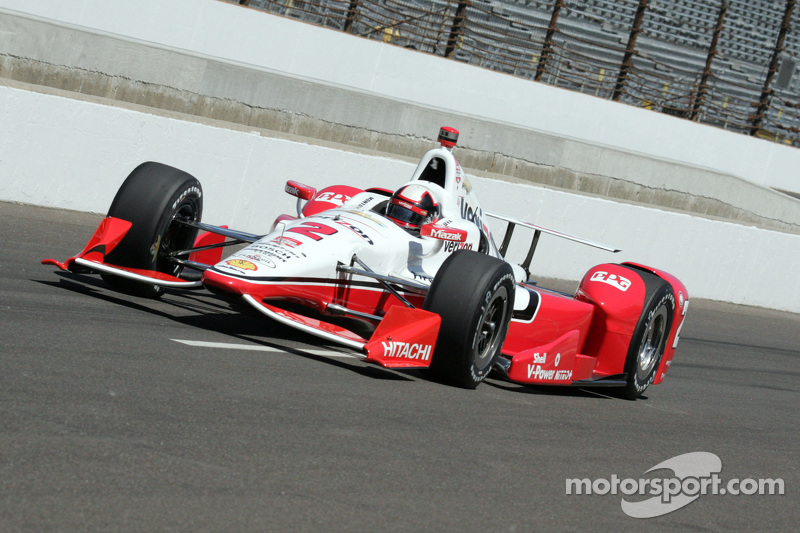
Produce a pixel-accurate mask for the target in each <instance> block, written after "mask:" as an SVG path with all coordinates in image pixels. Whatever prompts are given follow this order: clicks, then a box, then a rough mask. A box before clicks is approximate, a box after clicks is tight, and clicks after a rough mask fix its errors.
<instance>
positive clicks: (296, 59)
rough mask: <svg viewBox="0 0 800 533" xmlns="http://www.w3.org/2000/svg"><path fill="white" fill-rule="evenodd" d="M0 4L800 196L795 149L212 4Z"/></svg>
mask: <svg viewBox="0 0 800 533" xmlns="http://www.w3.org/2000/svg"><path fill="white" fill-rule="evenodd" d="M0 8H6V9H10V10H16V11H20V12H23V13H28V14H33V15H36V16H40V17H44V18H48V19H52V20H56V21H61V22H65V23H69V24H74V25H79V26H84V27H88V28H93V29H96V30H100V31H102V32H108V33H113V34H116V35H121V36H126V37H129V38H133V39H137V40H143V41H148V42H152V43H156V44H160V45H164V46H168V47H172V48H177V49H181V50H186V51H190V52H193V53H197V54H202V55H207V56H211V57H215V58H219V59H224V60H228V61H233V62H238V63H245V64H248V65H251V66H255V67H257V68H263V69H266V70H271V71H276V72H280V73H283V74H287V75H291V76H296V77H301V78H307V79H311V80H315V81H318V82H322V83H326V84H333V85H341V86H345V87H348V88H353V89H356V90H361V91H367V92H372V93H376V94H380V95H383V96H388V97H392V98H395V99H398V100H402V101H409V102H414V103H417V104H421V105H425V106H431V107H436V108H440V109H442V110H446V111H452V112H456V113H459V114H468V115H474V116H478V117H483V118H488V119H490V120H493V121H500V122H506V123H508V124H513V125H517V126H521V127H524V128H529V129H533V130H539V131H544V132H548V133H552V134H556V135H559V136H566V137H571V138H575V139H581V140H586V141H589V142H592V143H597V144H600V145H605V146H612V147H616V148H621V149H623V150H628V151H632V152H638V153H643V154H649V155H652V156H655V157H658V158H662V159H669V160H675V161H681V162H685V163H689V164H692V165H697V166H701V167H707V168H710V169H714V170H718V171H722V172H725V173H730V174H733V175H735V176H738V177H741V178H743V179H746V180H749V181H751V182H754V183H757V184H760V185H766V186H770V187H777V188H780V189H784V190H789V191H794V192H798V193H800V178H798V176H797V171H796V169H797V168H800V150H797V149H794V148H791V147H787V146H783V145H779V144H775V143H771V142H768V141H764V140H761V139H753V138H750V137H746V136H744V135H738V134H733V133H730V132H726V131H724V130H721V129H718V128H712V127H709V126H703V125H700V124H695V123H692V122H690V121H687V120H681V119H677V118H674V117H670V116H668V115H664V114H660V113H655V112H651V111H646V110H644V109H640V108H636V107H632V106H626V105H621V104H617V103H614V102H611V101H608V100H604V99H599V98H595V97H592V96H587V95H582V94H578V93H573V92H570V91H565V90H560V89H556V88H553V87H550V86H547V85H544V84H539V83H534V82H531V81H527V80H522V79H519V78H514V77H512V76H508V75H504V74H499V73H496V72H492V71H487V70H483V69H478V68H475V67H471V66H468V65H464V64H462V63H459V62H456V61H450V60H446V59H443V58H440V57H435V56H431V55H426V54H421V53H416V52H413V51H409V50H405V49H403V48H399V47H395V46H391V45H385V44H383V43H381V42H376V41H370V40H366V39H357V38H353V37H352V36H349V35H345V34H342V33H339V32H335V31H331V30H327V29H324V28H319V27H316V26H312V25H309V24H304V23H301V22H297V21H295V20H292V19H287V18H282V17H278V16H274V15H270V14H266V13H263V12H260V11H257V10H253V9H244V8H242V7H240V6H237V5H232V4H228V3H225V2H221V1H218V0H169V1H164V0H136V1H134V2H119V1H109V0H35V1H32V0H0ZM342 58H347V61H345V62H343V60H342Z"/></svg>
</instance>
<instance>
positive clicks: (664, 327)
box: [623, 270, 675, 400]
mask: <svg viewBox="0 0 800 533" xmlns="http://www.w3.org/2000/svg"><path fill="white" fill-rule="evenodd" d="M637 273H638V274H639V275H640V276H641V277H642V280H643V281H644V282H645V286H646V287H647V293H646V296H645V306H644V308H643V309H642V314H641V315H640V317H639V321H638V322H637V324H636V328H635V329H634V331H633V337H631V343H630V345H629V347H628V354H627V356H626V358H625V374H626V381H627V384H626V385H625V388H624V390H623V395H624V396H625V398H627V399H629V400H635V399H636V398H638V397H639V396H641V395H642V394H643V393H644V391H645V390H647V388H648V387H649V386H650V385H651V384H652V383H653V380H654V379H655V377H656V372H658V367H659V365H660V364H661V358H662V357H663V355H664V350H665V349H666V346H667V339H668V337H669V333H670V331H671V328H672V320H673V317H674V316H675V293H674V291H673V290H672V286H671V285H670V284H669V283H667V282H666V281H664V280H663V279H661V278H659V277H658V276H655V275H654V274H650V273H648V272H643V271H638V270H637Z"/></svg>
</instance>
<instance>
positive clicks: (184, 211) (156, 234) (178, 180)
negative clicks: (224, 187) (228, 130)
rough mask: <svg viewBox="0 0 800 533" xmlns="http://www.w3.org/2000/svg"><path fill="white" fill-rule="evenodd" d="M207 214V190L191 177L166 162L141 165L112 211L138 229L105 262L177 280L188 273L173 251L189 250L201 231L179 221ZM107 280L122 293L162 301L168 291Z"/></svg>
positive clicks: (117, 279) (123, 279)
mask: <svg viewBox="0 0 800 533" xmlns="http://www.w3.org/2000/svg"><path fill="white" fill-rule="evenodd" d="M202 213H203V189H202V187H201V186H200V182H199V181H197V179H195V178H194V177H193V176H191V175H190V174H187V173H186V172H184V171H182V170H179V169H177V168H173V167H170V166H167V165H164V164H161V163H154V162H148V163H142V164H141V165H139V166H138V167H136V168H135V169H134V170H133V172H131V173H130V175H129V176H128V177H127V178H126V179H125V182H124V183H123V184H122V186H121V187H120V188H119V191H117V195H116V196H115V197H114V201H113V202H112V203H111V207H110V208H109V210H108V216H110V217H116V218H121V219H123V220H127V221H129V222H131V223H132V224H133V225H132V226H131V229H130V230H129V231H128V233H127V234H126V235H125V237H124V238H123V239H122V241H120V243H119V244H118V245H117V246H116V247H114V249H113V250H111V252H109V253H108V254H107V255H106V258H105V261H106V262H107V263H109V264H112V265H118V266H123V267H127V268H139V269H145V270H155V271H158V272H163V273H166V274H170V275H173V276H178V275H179V274H180V272H181V270H183V268H182V267H181V266H180V265H178V264H177V263H175V262H174V261H172V260H171V258H170V257H169V254H170V252H172V251H175V250H182V249H186V248H190V247H191V246H192V244H193V243H194V240H195V238H196V236H197V230H196V229H194V228H190V227H188V226H185V225H183V224H181V223H180V222H177V221H178V220H181V219H182V220H185V221H194V222H199V221H200V218H201V216H202ZM103 279H104V280H105V281H106V282H107V283H108V284H110V285H112V286H113V287H115V288H117V289H120V290H122V291H123V292H127V293H131V294H135V295H137V296H144V297H147V298H157V297H159V296H161V294H163V292H164V288H163V287H159V286H156V285H150V284H147V283H139V282H136V281H133V280H129V279H126V278H120V277H118V276H113V275H108V274H106V275H103Z"/></svg>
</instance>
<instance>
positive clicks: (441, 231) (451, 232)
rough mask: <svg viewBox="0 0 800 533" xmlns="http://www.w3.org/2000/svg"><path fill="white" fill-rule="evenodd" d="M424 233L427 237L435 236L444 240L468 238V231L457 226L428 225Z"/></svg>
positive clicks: (458, 240) (459, 240)
mask: <svg viewBox="0 0 800 533" xmlns="http://www.w3.org/2000/svg"><path fill="white" fill-rule="evenodd" d="M423 235H424V236H426V237H433V238H434V239H439V240H442V241H455V242H464V241H466V240H467V232H466V231H464V230H459V229H456V228H439V227H436V226H427V227H425V231H424V232H423Z"/></svg>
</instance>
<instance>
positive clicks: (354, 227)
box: [335, 220, 375, 244]
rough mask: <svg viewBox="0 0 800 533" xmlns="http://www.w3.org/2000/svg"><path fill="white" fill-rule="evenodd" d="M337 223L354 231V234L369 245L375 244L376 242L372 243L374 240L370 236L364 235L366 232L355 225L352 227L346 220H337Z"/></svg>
mask: <svg viewBox="0 0 800 533" xmlns="http://www.w3.org/2000/svg"><path fill="white" fill-rule="evenodd" d="M335 222H336V223H337V224H339V225H340V226H344V227H345V228H347V229H349V230H350V231H352V232H353V233H355V234H356V235H358V236H359V237H361V238H362V239H364V240H365V241H367V242H368V243H370V244H375V243H374V242H372V239H370V238H369V235H367V234H366V233H364V231H363V230H362V229H361V228H359V227H358V226H354V225H352V224H350V223H349V222H346V221H344V220H335Z"/></svg>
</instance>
